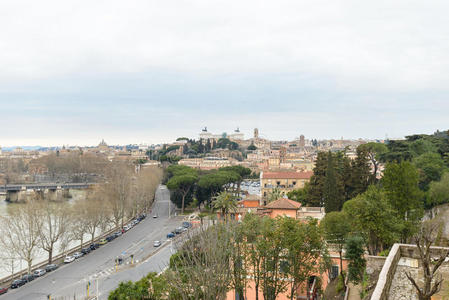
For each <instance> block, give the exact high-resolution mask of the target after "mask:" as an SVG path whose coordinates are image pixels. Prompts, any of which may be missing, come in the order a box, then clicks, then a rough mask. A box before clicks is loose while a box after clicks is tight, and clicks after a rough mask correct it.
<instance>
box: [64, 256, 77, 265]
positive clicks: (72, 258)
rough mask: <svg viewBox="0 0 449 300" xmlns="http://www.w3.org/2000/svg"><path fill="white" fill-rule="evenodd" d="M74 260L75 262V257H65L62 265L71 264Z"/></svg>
mask: <svg viewBox="0 0 449 300" xmlns="http://www.w3.org/2000/svg"><path fill="white" fill-rule="evenodd" d="M74 260H75V256H73V255H67V256H66V257H65V258H64V263H66V264H69V263H71V262H73V261H74Z"/></svg>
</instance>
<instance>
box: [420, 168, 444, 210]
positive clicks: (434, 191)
mask: <svg viewBox="0 0 449 300" xmlns="http://www.w3.org/2000/svg"><path fill="white" fill-rule="evenodd" d="M444 203H449V172H446V173H444V174H443V176H441V180H440V181H434V182H431V183H430V187H429V192H428V195H427V203H426V204H427V206H429V207H433V206H435V205H440V204H444Z"/></svg>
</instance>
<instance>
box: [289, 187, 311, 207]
mask: <svg viewBox="0 0 449 300" xmlns="http://www.w3.org/2000/svg"><path fill="white" fill-rule="evenodd" d="M308 190H309V184H308V183H306V184H305V185H304V188H302V189H296V190H293V191H290V192H288V193H287V197H288V199H290V200H294V201H296V202H299V203H301V204H302V205H304V206H306V205H307V193H308Z"/></svg>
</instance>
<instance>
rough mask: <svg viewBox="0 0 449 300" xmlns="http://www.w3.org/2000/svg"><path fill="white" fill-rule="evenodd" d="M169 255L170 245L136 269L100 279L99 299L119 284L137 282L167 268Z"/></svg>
mask: <svg viewBox="0 0 449 300" xmlns="http://www.w3.org/2000/svg"><path fill="white" fill-rule="evenodd" d="M171 255H172V252H171V250H170V245H167V246H165V247H164V248H163V249H161V251H159V252H157V253H156V254H155V255H153V256H152V257H150V258H149V259H148V260H146V261H145V262H143V263H142V264H140V265H138V266H137V267H135V268H132V269H128V270H124V271H122V272H119V273H116V274H113V275H111V276H109V277H106V278H104V279H100V280H99V281H98V284H99V292H100V299H107V298H108V295H109V293H110V292H111V291H113V290H115V289H116V288H117V287H118V285H119V283H120V282H123V281H128V280H131V281H138V280H140V279H141V278H142V277H144V276H146V275H147V274H148V273H150V272H156V273H160V272H161V271H163V270H164V269H165V268H166V267H167V266H168V264H169V262H170V256H171ZM95 284H96V283H95Z"/></svg>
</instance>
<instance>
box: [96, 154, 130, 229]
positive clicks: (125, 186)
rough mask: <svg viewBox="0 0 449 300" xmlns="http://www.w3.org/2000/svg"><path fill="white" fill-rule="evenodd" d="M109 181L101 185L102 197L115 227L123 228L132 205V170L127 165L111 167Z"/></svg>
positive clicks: (121, 164)
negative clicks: (126, 214)
mask: <svg viewBox="0 0 449 300" xmlns="http://www.w3.org/2000/svg"><path fill="white" fill-rule="evenodd" d="M106 174H107V175H106V176H107V181H106V182H105V183H104V184H102V185H101V187H100V190H101V192H100V193H101V197H102V198H103V200H104V202H105V203H107V205H108V207H109V209H110V211H111V217H112V221H113V222H114V225H115V227H119V226H120V227H123V223H124V221H125V220H124V219H125V213H126V211H127V209H128V207H129V205H130V196H131V191H132V176H133V175H134V174H133V172H132V168H131V167H130V166H129V165H128V164H126V163H116V164H113V165H110V166H109V168H108V170H107V173H106Z"/></svg>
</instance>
